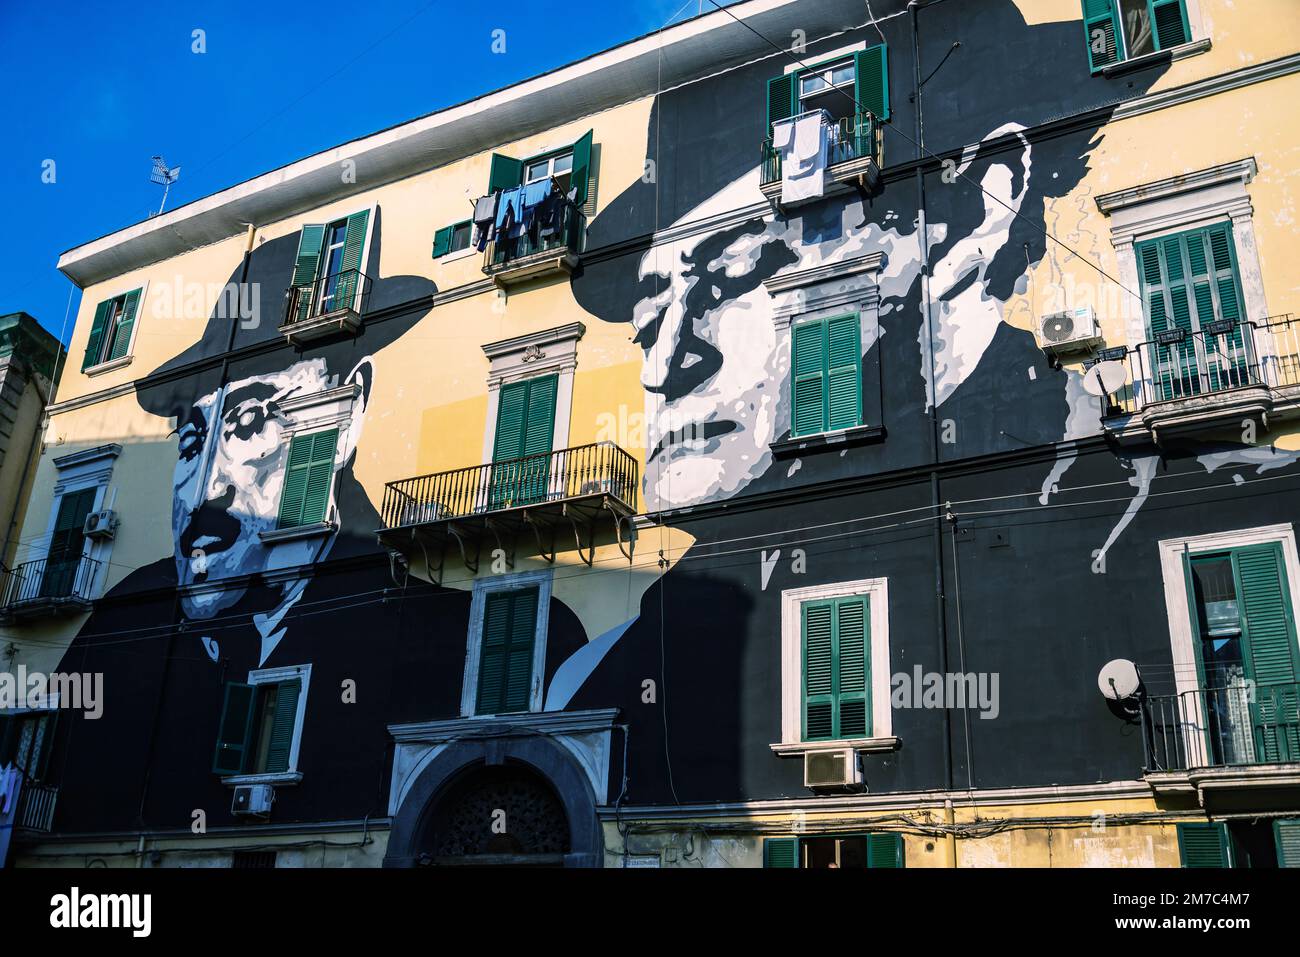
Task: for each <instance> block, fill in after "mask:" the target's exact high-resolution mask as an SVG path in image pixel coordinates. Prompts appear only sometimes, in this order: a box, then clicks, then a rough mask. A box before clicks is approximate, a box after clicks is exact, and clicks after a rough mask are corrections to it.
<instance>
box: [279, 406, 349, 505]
mask: <svg viewBox="0 0 1300 957" xmlns="http://www.w3.org/2000/svg"><path fill="white" fill-rule="evenodd" d="M338 435H339V430H338V429H329V430H327V431H325V432H316V433H313V434H311V435H295V436H294V437H293V441H292V442H290V444H289V465H288V467H287V469H286V470H285V475H284V491H283V492H282V493H281V495H280V520H279V527H280V528H294V527H296V526H298V525H310V524H313V523H315V522H323V521H325V516H326V512H327V510H328V508H329V499H330V485H331V483H332V482H333V479H334V453H335V449H336V447H337V445H338Z"/></svg>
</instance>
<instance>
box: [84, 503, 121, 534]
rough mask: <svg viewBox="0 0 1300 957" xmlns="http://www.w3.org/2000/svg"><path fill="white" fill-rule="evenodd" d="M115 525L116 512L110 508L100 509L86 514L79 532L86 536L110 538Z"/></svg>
mask: <svg viewBox="0 0 1300 957" xmlns="http://www.w3.org/2000/svg"><path fill="white" fill-rule="evenodd" d="M116 527H117V512H115V511H113V510H112V509H111V508H104V509H100V510H99V511H98V512H91V513H90V514H89V515H87V516H86V521H85V524H83V525H82V526H81V534H83V535H85V536H86V537H87V538H104V539H107V538H112V537H113V529H115V528H116Z"/></svg>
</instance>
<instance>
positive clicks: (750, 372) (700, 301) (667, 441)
mask: <svg viewBox="0 0 1300 957" xmlns="http://www.w3.org/2000/svg"><path fill="white" fill-rule="evenodd" d="M1008 133H1017V134H1018V133H1019V129H1018V128H1017V127H1003V128H1001V129H998V130H995V131H993V132H992V133H990V134H989V137H988V138H990V139H991V138H997V137H1001V136H1003V135H1006V134H1008ZM1022 147H1023V149H1022V150H1021V151H1015V150H1011V151H1007V152H1004V153H1002V154H1001V155H1000V156H999V157H998V158H997V160H996V161H994V162H992V163H989V164H986V165H985V166H983V167H982V168H981V169H980V170H978V171H971V165H970V160H969V159H967V162H966V164H965V165H963V166H960V167H958V169H959V170H960V171H961V172H962V173H963V174H967V173H968V171H969V175H970V176H971V177H972V178H974V179H975V180H976V181H977V182H979V183H980V184H981V185H982V186H983V188H984V190H986V191H987V193H986V194H985V195H984V197H983V200H984V201H983V210H984V213H983V218H982V221H971V222H969V223H965V224H948V223H942V222H939V223H931V224H929V242H930V246H931V248H936V247H940V246H942V247H943V254H942V255H941V257H940V258H939V259H938V260H937V261H936V262H935V264H934V271H933V278H932V281H931V291H930V292H931V298H932V300H933V302H934V311H935V334H934V343H933V348H934V353H935V356H934V363H935V372H934V379H935V381H934V393H935V396H931V395H930V392H929V379H928V376H927V373H926V365H927V363H926V357H925V352H924V350H925V348H926V345H927V342H926V330H925V325H924V323H922V326H921V335H920V336H919V338H918V343H917V364H916V368H915V374H916V375H917V376H918V378H919V380H920V381H921V382H922V383H924V386H925V388H926V390H927V391H926V395H927V400H928V401H935V400H936V397H937V401H938V402H939V403H940V404H941V403H942V402H943V401H944V400H945V399H946V398H947V397H948V396H950V395H951V394H952V392H953V391H954V390H955V389H956V387H957V386H958V385H959V384H960V383H961V382H962V381H964V379H965V378H966V377H967V376H968V375H969V374H970V373H971V371H973V370H974V368H975V366H976V364H977V363H978V362H979V358H980V356H981V355H982V354H983V352H984V350H985V349H986V348H987V347H988V345H989V343H990V342H991V341H992V339H993V335H994V333H995V332H996V331H997V326H998V324H999V323H1000V322H1001V321H1002V302H1001V301H999V300H997V299H995V298H994V297H992V296H991V295H990V294H989V293H988V290H987V270H988V266H989V263H991V262H992V260H993V258H994V255H995V254H996V252H997V251H998V250H999V249H1000V248H1001V247H1002V246H1004V245H1005V244H1006V243H1007V242H1008V240H1009V235H1010V229H1011V224H1012V222H1013V221H1014V219H1015V215H1016V213H1018V212H1019V209H1020V206H1021V204H1022V203H1023V201H1024V198H1025V196H1026V194H1027V193H1028V189H1029V168H1030V147H1029V145H1028V143H1027V142H1025V141H1023V139H1022ZM758 178H759V171H758V170H757V169H755V170H753V171H751V172H750V173H749V174H747V175H746V176H744V177H741V178H740V179H738V180H736V181H735V182H733V183H732V184H731V185H730V186H728V187H726V188H725V189H723V190H720V191H719V192H718V193H715V194H714V195H713V196H712V197H710V198H709V199H708V200H707V201H706V202H705V203H703V204H701V205H700V206H698V207H696V208H695V209H692V210H691V211H690V212H688V213H687V214H686V215H684V216H682V217H681V218H680V219H679V220H678V221H677V224H674V225H678V224H684V223H689V222H692V221H699V220H702V219H707V218H709V217H711V216H718V215H722V214H725V213H727V212H728V211H731V210H735V209H738V208H743V207H745V206H747V205H750V204H752V203H753V202H754V201H755V200H756V198H758V196H759V192H758ZM961 188H966V189H972V190H973V189H975V187H974V186H972V185H970V184H968V183H966V184H963V186H962V187H961ZM990 194H991V195H990ZM993 197H996V198H993ZM898 219H899V217H898V216H897V215H895V214H893V213H889V212H886V213H885V214H884V219H883V222H884V223H885V225H883V226H882V225H878V224H877V223H875V222H867V221H866V216H865V215H864V210H863V207H862V203H861V201H860V200H859V199H857V198H853V199H851V200H849V201H847V202H846V201H844V200H841V199H838V198H832V199H829V200H825V201H823V202H822V203H820V204H817V205H816V206H812V207H809V208H808V209H807V210H806V211H801V212H799V213H798V214H797V215H795V216H792V217H791V218H789V219H787V218H784V217H771V216H769V217H766V218H756V219H752V220H749V221H746V222H741V223H739V224H738V225H734V226H730V227H726V228H723V229H721V230H719V231H717V232H714V233H709V234H704V235H694V236H688V237H687V238H684V239H681V240H676V241H673V242H669V243H664V244H661V245H657V246H654V247H652V248H651V249H650V250H649V251H648V252H647V253H646V254H645V255H644V256H643V257H642V259H641V261H640V264H639V270H638V276H637V279H638V283H639V287H640V295H641V298H640V299H639V300H638V301H637V302H636V304H635V305H634V306H633V311H632V316H631V317H630V318H631V321H632V324H633V326H634V328H635V334H634V341H635V342H636V343H637V344H638V345H639V346H640V347H641V349H642V350H643V354H644V360H643V365H642V375H641V383H642V385H643V387H644V388H645V390H646V411H645V417H646V422H647V429H646V436H647V440H646V442H647V463H646V471H645V493H646V499H647V503H648V507H649V508H650V510H652V511H656V510H662V509H671V508H681V507H684V506H688V505H694V504H697V503H700V502H705V501H710V500H714V499H718V498H726V497H728V496H731V495H734V494H736V493H737V492H739V491H741V490H742V489H743V488H744V487H745V486H746V485H748V484H749V483H750V482H751V481H753V480H754V479H755V478H757V477H759V476H760V475H762V474H763V473H764V472H765V471H766V470H767V468H768V467H769V465H770V464H771V461H772V456H771V452H770V447H771V444H772V442H773V441H775V440H776V439H778V438H779V437H781V436H782V435H783V434H785V433H786V432H787V431H788V430H789V427H790V421H789V410H788V408H787V406H786V404H785V403H783V402H782V384H783V383H784V382H785V381H786V380H787V378H788V373H789V365H790V350H789V342H788V339H789V336H788V332H785V331H778V328H777V323H776V316H775V313H774V309H773V301H772V297H771V296H770V295H769V293H768V291H767V288H766V287H765V286H764V281H765V280H767V279H770V278H772V277H773V276H775V275H778V274H780V273H782V272H787V271H793V270H802V269H807V268H811V267H815V266H820V265H825V264H831V263H835V262H840V261H843V260H847V259H853V258H856V257H859V256H862V255H865V254H867V253H871V252H880V253H883V254H884V255H885V266H884V267H883V269H882V271H881V272H880V274H879V275H878V281H879V283H880V298H881V304H880V314H881V316H882V317H887V316H889V315H891V314H893V313H894V312H895V311H897V310H901V309H904V308H912V309H915V308H916V304H915V302H914V303H913V304H912V306H910V307H908V306H907V305H906V301H907V299H908V297H909V294H910V293H911V290H912V289H913V286H914V285H915V283H916V281H917V280H918V278H919V276H920V274H921V254H920V244H919V240H918V236H917V230H916V224H915V223H914V222H911V221H909V222H906V223H898V225H891V223H892V222H897V221H898ZM909 219H910V217H909ZM950 229H952V230H954V231H956V230H960V231H961V232H960V235H956V236H954V237H952V238H953V240H954V241H952V242H948V240H949V238H950V237H949V232H950ZM878 335H879V330H878V329H877V328H874V327H871V328H868V327H866V326H864V328H863V340H862V348H863V350H864V352H865V351H867V350H869V349H870V348H871V346H872V345H873V344H874V343H875V341H876V338H877V336H878Z"/></svg>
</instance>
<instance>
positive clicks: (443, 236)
mask: <svg viewBox="0 0 1300 957" xmlns="http://www.w3.org/2000/svg"><path fill="white" fill-rule="evenodd" d="M455 230H456V227H455V226H444V227H442V229H440V230H438V231H437V232H436V233H434V234H433V258H434V259H438V258H440V257H442V256H445V255H447V253H449V252H451V234H452V233H453V232H455Z"/></svg>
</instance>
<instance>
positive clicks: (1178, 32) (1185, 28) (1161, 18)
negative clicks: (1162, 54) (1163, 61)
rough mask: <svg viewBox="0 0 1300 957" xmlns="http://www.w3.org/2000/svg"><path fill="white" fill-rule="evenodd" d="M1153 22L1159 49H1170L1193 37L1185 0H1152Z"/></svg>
mask: <svg viewBox="0 0 1300 957" xmlns="http://www.w3.org/2000/svg"><path fill="white" fill-rule="evenodd" d="M1151 23H1152V24H1153V30H1154V33H1155V40H1156V49H1157V50H1168V49H1169V48H1170V47H1176V46H1178V45H1179V44H1182V43H1186V42H1187V41H1189V40H1190V39H1191V38H1192V31H1191V27H1190V25H1189V24H1188V22H1187V11H1186V9H1184V7H1183V0H1152V2H1151Z"/></svg>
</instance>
